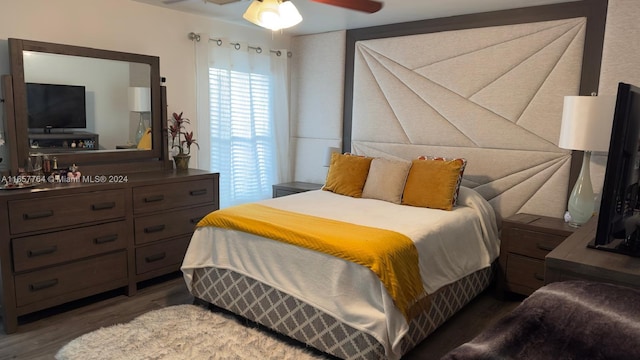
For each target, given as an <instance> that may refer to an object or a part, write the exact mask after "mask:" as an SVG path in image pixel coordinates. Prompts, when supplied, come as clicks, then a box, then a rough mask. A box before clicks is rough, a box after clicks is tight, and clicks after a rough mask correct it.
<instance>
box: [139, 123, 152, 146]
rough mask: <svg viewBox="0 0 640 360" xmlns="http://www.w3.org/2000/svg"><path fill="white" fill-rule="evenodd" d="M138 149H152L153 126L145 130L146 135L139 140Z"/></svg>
mask: <svg viewBox="0 0 640 360" xmlns="http://www.w3.org/2000/svg"><path fill="white" fill-rule="evenodd" d="M138 149H142V150H151V128H147V129H146V130H145V131H144V135H142V137H141V138H140V141H139V142H138Z"/></svg>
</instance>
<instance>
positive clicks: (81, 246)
mask: <svg viewBox="0 0 640 360" xmlns="http://www.w3.org/2000/svg"><path fill="white" fill-rule="evenodd" d="M127 233H128V232H127V224H126V222H124V221H117V222H112V223H107V224H101V225H96V226H90V227H83V228H78V229H73V230H66V231H58V232H53V233H48V234H43V235H35V236H28V237H23V238H17V239H13V241H12V248H13V267H14V271H16V272H20V271H25V270H31V269H36V268H39V267H43V266H48V265H54V264H58V263H62V262H67V261H71V260H76V259H81V258H84V257H88V256H93V255H98V254H103V253H106V252H110V251H115V250H119V249H124V248H126V247H127Z"/></svg>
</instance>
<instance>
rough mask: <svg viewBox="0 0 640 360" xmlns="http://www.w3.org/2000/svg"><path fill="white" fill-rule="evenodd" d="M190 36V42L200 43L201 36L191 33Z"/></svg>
mask: <svg viewBox="0 0 640 360" xmlns="http://www.w3.org/2000/svg"><path fill="white" fill-rule="evenodd" d="M188 36H189V40H195V41H200V34H196V33H194V32H190V33H189V35H188Z"/></svg>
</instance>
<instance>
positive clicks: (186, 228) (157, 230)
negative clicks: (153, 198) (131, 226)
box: [134, 205, 214, 245]
mask: <svg viewBox="0 0 640 360" xmlns="http://www.w3.org/2000/svg"><path fill="white" fill-rule="evenodd" d="M213 210H214V206H213V205H209V206H200V207H196V208H191V209H183V210H174V211H167V212H164V213H161V214H154V215H146V216H139V217H137V218H136V219H135V220H134V222H135V243H136V244H137V245H139V244H145V243H150V242H153V241H158V240H162V239H167V238H170V237H173V236H179V235H190V234H192V233H193V230H194V229H195V226H196V224H197V223H198V221H200V219H202V218H203V217H204V216H205V215H207V214H208V213H210V212H211V211H213Z"/></svg>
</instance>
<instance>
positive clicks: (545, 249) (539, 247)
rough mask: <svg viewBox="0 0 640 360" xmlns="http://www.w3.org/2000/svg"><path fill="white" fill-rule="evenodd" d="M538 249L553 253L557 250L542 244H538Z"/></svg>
mask: <svg viewBox="0 0 640 360" xmlns="http://www.w3.org/2000/svg"><path fill="white" fill-rule="evenodd" d="M536 247H537V248H538V249H540V250H544V251H551V250H553V249H555V247H553V246H551V245H546V244H540V243H537V244H536Z"/></svg>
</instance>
